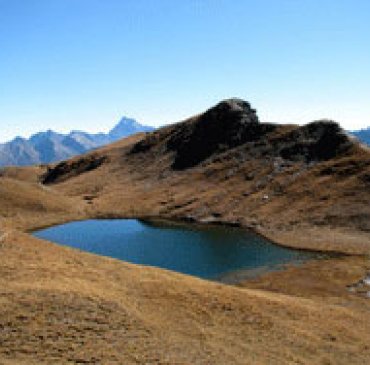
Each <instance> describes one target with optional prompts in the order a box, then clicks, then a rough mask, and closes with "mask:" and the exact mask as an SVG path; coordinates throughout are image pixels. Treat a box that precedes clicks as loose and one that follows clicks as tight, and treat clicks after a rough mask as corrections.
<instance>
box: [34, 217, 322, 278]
mask: <svg viewBox="0 0 370 365" xmlns="http://www.w3.org/2000/svg"><path fill="white" fill-rule="evenodd" d="M33 234H34V235H35V236H36V237H39V238H43V239H46V240H49V241H52V242H56V243H59V244H62V245H66V246H70V247H74V248H78V249H80V250H83V251H88V252H92V253H95V254H99V255H103V256H109V257H114V258H117V259H121V260H124V261H128V262H132V263H137V264H143V265H150V266H157V267H161V268H165V269H169V270H173V271H178V272H181V273H185V274H190V275H194V276H198V277H201V278H206V279H214V280H217V279H219V278H221V277H222V276H223V275H227V274H229V273H231V272H236V271H240V270H245V269H259V268H267V269H269V270H270V269H271V270H273V269H276V268H277V267H279V266H280V265H282V264H288V263H297V262H302V261H306V260H308V259H310V258H314V257H315V256H317V254H315V253H311V252H305V251H297V250H293V249H289V248H284V247H280V246H277V245H274V244H272V243H270V242H269V241H267V240H266V239H264V238H262V237H260V236H257V235H254V234H252V233H249V232H247V231H245V230H242V229H240V228H230V227H222V226H199V225H194V226H193V225H182V224H181V225H178V224H171V223H168V224H167V223H166V224H163V223H161V224H155V223H148V222H144V221H139V220H136V219H115V220H86V221H79V222H72V223H67V224H63V225H59V226H54V227H51V228H47V229H44V230H40V231H37V232H34V233H33Z"/></svg>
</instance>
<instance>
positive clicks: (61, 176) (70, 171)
mask: <svg viewBox="0 0 370 365" xmlns="http://www.w3.org/2000/svg"><path fill="white" fill-rule="evenodd" d="M106 159H107V158H106V157H105V156H95V155H86V156H84V157H81V158H79V159H77V160H71V161H63V162H61V163H59V164H57V165H56V166H54V167H49V168H48V171H47V172H46V173H45V174H44V175H43V176H42V177H41V182H42V183H43V184H52V183H57V182H62V181H64V180H67V179H68V178H71V177H74V176H78V175H80V174H83V173H84V172H87V171H91V170H95V169H96V168H98V167H99V166H101V165H102V164H103V163H104V162H105V161H106Z"/></svg>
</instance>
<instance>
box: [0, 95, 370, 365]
mask: <svg viewBox="0 0 370 365" xmlns="http://www.w3.org/2000/svg"><path fill="white" fill-rule="evenodd" d="M217 108H218V109H217ZM217 108H216V109H211V110H210V111H208V112H207V113H205V114H201V115H199V116H196V117H194V118H191V119H190V120H187V121H184V122H182V123H178V124H175V125H172V126H169V127H166V128H163V129H161V130H159V131H156V132H154V133H150V134H147V135H145V134H142V135H136V136H133V137H130V138H128V139H125V140H123V141H120V142H118V143H116V144H114V145H112V146H108V147H105V148H103V149H101V150H98V151H94V152H93V153H91V154H88V155H86V156H83V157H82V158H81V157H78V158H74V159H72V160H70V161H67V162H65V163H64V164H63V165H62V166H61V165H59V166H49V169H48V168H47V167H35V168H28V169H16V168H13V169H7V170H5V171H2V173H1V176H0V225H1V226H0V231H1V232H0V291H1V295H0V363H4V364H42V363H45V364H50V363H53V364H54V363H55V364H66V363H70V364H77V363H91V364H93V363H96V364H100V363H103V364H365V363H368V362H369V361H370V346H369V343H370V304H369V302H370V301H369V300H367V299H365V298H364V297H363V296H362V295H361V293H360V294H356V293H349V292H348V290H347V286H348V285H350V284H353V283H354V282H357V281H358V280H360V279H361V278H362V277H363V276H364V275H365V273H366V272H367V271H368V270H369V269H370V268H369V264H368V261H367V259H366V258H364V257H344V258H341V259H337V260H329V261H321V262H312V263H309V264H307V265H305V266H303V267H299V268H289V269H288V270H286V271H283V272H279V273H273V274H268V275H266V276H264V277H261V278H259V279H258V280H254V281H251V282H247V283H242V284H240V286H238V287H235V286H226V285H222V284H218V283H211V282H207V281H203V280H200V279H196V278H192V277H188V276H185V275H180V274H176V273H173V272H168V271H165V270H160V269H156V268H148V267H141V266H138V265H131V264H128V263H124V262H119V261H116V260H112V259H107V258H103V257H98V256H94V255H90V254H86V253H82V252H78V251H76V250H72V249H68V248H63V247H60V246H57V245H54V244H51V243H48V242H44V241H41V240H37V239H35V238H33V237H32V236H30V235H29V234H28V233H26V232H27V231H28V230H30V229H33V228H35V227H41V226H47V225H50V224H55V223H61V222H65V221H68V220H74V219H84V218H89V217H128V216H130V217H143V216H146V217H148V216H151V217H162V218H180V219H187V220H195V221H200V222H228V223H234V224H239V225H241V226H243V227H249V228H252V229H254V230H256V231H257V232H259V233H261V234H264V235H266V236H268V237H271V238H272V239H273V240H275V241H276V242H279V243H281V244H286V245H290V246H297V247H301V248H316V249H321V250H334V251H341V252H351V253H369V247H370V237H369V235H370V234H369V231H370V227H369V218H370V207H369V204H368V202H369V201H370V189H369V183H370V179H369V176H370V153H369V151H368V150H365V149H363V148H361V146H359V145H357V144H356V143H355V142H353V141H351V140H349V139H348V138H346V137H345V136H344V135H343V134H342V132H341V131H340V130H338V129H337V128H336V126H335V125H333V124H331V123H329V124H327V123H324V124H322V123H321V124H316V125H314V126H313V127H312V126H307V127H297V126H274V127H271V126H265V125H263V124H262V125H261V126H258V123H257V124H256V123H255V122H256V121H255V118H254V114H253V111H252V110H250V107H249V105H245V104H241V103H240V102H239V101H235V100H232V101H228V102H227V105H221V107H220V106H217ZM220 109H221V110H220ZM215 110H216V112H215ZM220 113H221V114H220ZM204 115H205V116H204ZM220 115H221V116H222V117H221V116H220ZM225 120H226V121H229V122H230V123H231V124H232V126H233V127H232V128H231V129H230V133H229V134H227V133H226V137H225V140H221V141H220V140H218V139H217V138H218V137H217V136H216V135H218V134H219V133H216V134H214V133H215V132H214V128H216V130H217V128H221V129H222V128H225V125H224V123H225ZM199 123H206V124H207V125H206V126H204V125H202V126H200V125H199ZM227 125H228V124H227V123H226V126H227ZM204 128H205V129H204ZM249 128H252V130H253V138H251V137H248V136H249V134H248V133H247V132H248V131H250V129H249ZM207 131H208V132H209V133H211V135H214V136H215V137H214V139H213V142H212V144H211V145H212V148H211V149H209V148H208V147H209V146H208V147H207V148H206V149H205V150H202V151H201V154H200V155H195V157H196V156H201V158H198V159H197V158H195V157H194V156H192V158H191V160H190V161H186V156H185V157H184V156H183V155H182V154H183V153H184V151H188V150H189V148H191V149H193V148H200V149H202V148H203V146H202V143H200V144H199V138H200V141H202V138H204V133H205V132H207ZM212 133H213V134H212ZM327 133H329V136H332V135H334V137H335V138H334V139H333V140H334V141H336V142H335V143H334V145H331V148H330V149H329V150H328V151H326V152H325V151H324V153H318V152H320V151H321V152H323V150H322V148H321V149H320V150H318V149H317V148H318V146H320V143H321V144H322V143H323V141H324V142H325V141H327V138H328V135H327ZM216 137H217V138H216ZM194 138H195V142H194ZM212 138H213V137H212ZM171 141H172V142H171ZM174 141H175V142H176V141H177V142H176V143H175V142H174ZM180 142H181V143H180ZM177 146H178V147H179V149H177ZM194 146H195V147H194ZM333 149H334V150H335V153H333ZM324 150H325V149H324ZM288 152H289V153H288ZM329 152H330V153H329ZM179 156H182V157H181V158H180V157H179ZM94 159H98V160H99V161H101V163H99V164H94V162H93V163H92V164H91V161H94ZM86 161H88V163H86ZM176 161H177V163H175V162H176ZM179 161H180V162H179ZM86 166H87V167H88V168H86ZM50 173H52V174H53V180H52V182H53V183H52V184H49V185H45V184H41V183H40V181H41V180H42V179H45V178H46V177H47V176H49V175H48V174H50ZM49 182H51V180H49Z"/></svg>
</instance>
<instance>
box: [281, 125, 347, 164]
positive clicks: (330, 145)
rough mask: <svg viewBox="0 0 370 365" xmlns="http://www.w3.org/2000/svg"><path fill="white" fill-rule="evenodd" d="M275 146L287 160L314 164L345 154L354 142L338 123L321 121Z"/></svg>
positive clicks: (306, 126) (295, 132)
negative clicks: (313, 162) (314, 162)
mask: <svg viewBox="0 0 370 365" xmlns="http://www.w3.org/2000/svg"><path fill="white" fill-rule="evenodd" d="M275 144H276V145H277V146H278V147H279V148H280V155H281V157H283V158H285V159H288V160H295V161H299V160H301V161H305V162H312V161H324V160H328V159H331V158H334V157H336V156H338V155H340V154H342V153H345V152H346V151H347V150H348V149H349V148H350V147H351V146H352V145H353V142H352V141H351V140H350V138H349V137H348V136H347V135H346V133H345V132H344V131H343V130H342V128H341V127H340V126H339V125H338V124H337V123H336V122H333V121H331V120H319V121H316V122H312V123H309V124H307V125H305V126H303V127H300V128H297V129H295V130H293V131H292V132H291V133H289V134H288V135H286V136H284V138H282V139H281V140H280V141H275Z"/></svg>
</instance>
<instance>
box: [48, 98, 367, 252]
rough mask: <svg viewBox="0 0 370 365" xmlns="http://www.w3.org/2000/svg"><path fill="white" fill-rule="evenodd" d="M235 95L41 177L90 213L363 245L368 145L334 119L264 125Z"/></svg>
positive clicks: (303, 241) (297, 241)
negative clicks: (81, 202) (192, 222)
mask: <svg viewBox="0 0 370 365" xmlns="http://www.w3.org/2000/svg"><path fill="white" fill-rule="evenodd" d="M243 103H245V102H241V101H239V100H234V99H232V100H229V101H225V102H222V103H220V104H218V105H217V106H216V107H214V108H211V109H210V110H208V111H207V112H205V113H204V114H201V115H199V116H196V117H193V118H190V119H189V120H186V121H184V122H182V123H178V124H175V125H172V126H169V127H165V128H162V129H159V130H158V131H156V132H153V133H150V134H148V135H143V136H142V139H141V140H139V141H137V138H139V137H136V140H124V141H123V142H122V144H120V143H118V144H116V145H114V146H112V147H111V148H105V149H103V150H100V151H97V152H94V153H92V154H90V155H87V156H83V157H82V158H77V159H73V160H71V161H68V162H65V163H62V164H59V165H57V166H55V167H53V168H52V169H50V171H49V172H48V173H47V174H46V175H44V181H45V183H52V184H53V188H55V189H57V190H58V191H61V192H63V193H65V194H67V195H68V196H73V197H84V199H85V200H86V201H87V203H88V207H89V214H91V215H95V216H96V215H97V216H127V215H129V216H160V217H171V218H173V217H176V218H181V219H188V220H196V221H205V222H210V221H220V222H234V223H236V224H240V225H242V226H245V227H250V228H252V229H254V230H256V231H257V232H259V233H261V234H263V235H266V236H268V237H269V238H271V239H272V240H274V241H276V242H279V243H281V244H286V245H291V246H298V247H304V248H314V249H330V250H336V251H344V252H358V253H360V252H361V253H367V252H369V249H370V204H369V202H370V153H369V151H368V150H366V149H365V148H363V147H362V146H361V145H360V144H358V142H356V141H355V140H353V139H351V138H350V137H348V136H347V135H346V134H345V133H344V132H343V131H342V130H341V129H340V128H339V126H338V125H337V124H336V123H334V122H330V121H319V122H314V123H311V124H309V125H307V126H303V127H299V126H293V125H286V126H284V125H270V124H263V123H259V122H258V118H257V116H256V114H255V111H254V110H253V109H251V108H250V107H249V104H247V103H245V104H243ZM95 165H98V166H96V168H95Z"/></svg>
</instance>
